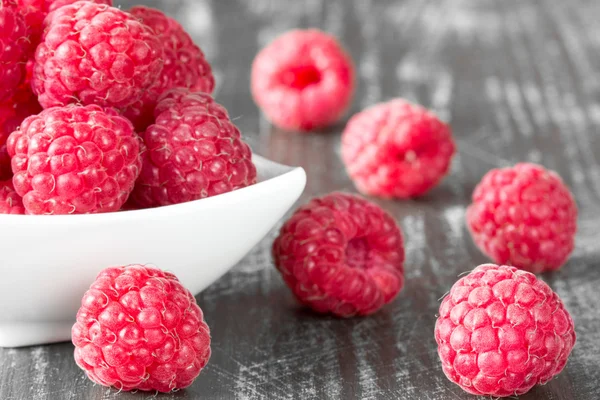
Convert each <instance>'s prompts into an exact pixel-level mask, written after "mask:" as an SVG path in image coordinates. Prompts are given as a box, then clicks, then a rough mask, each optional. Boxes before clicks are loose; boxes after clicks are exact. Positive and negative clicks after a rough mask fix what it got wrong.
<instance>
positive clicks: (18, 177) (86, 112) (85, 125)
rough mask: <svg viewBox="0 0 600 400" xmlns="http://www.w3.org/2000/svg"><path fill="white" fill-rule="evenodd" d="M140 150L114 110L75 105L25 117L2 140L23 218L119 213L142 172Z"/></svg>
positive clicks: (136, 139) (129, 123)
mask: <svg viewBox="0 0 600 400" xmlns="http://www.w3.org/2000/svg"><path fill="white" fill-rule="evenodd" d="M140 146H141V141H140V138H139V137H138V136H137V134H136V133H135V132H134V131H133V126H132V125H131V122H129V121H128V120H127V119H125V118H124V117H122V116H120V115H119V114H118V113H117V111H115V110H112V109H106V110H105V109H103V108H102V107H100V106H96V105H90V106H81V105H75V104H70V105H67V106H65V107H53V108H49V109H46V110H44V111H42V112H41V113H40V114H38V115H34V116H31V117H28V118H26V119H25V121H23V123H22V124H21V126H20V129H19V130H17V131H15V132H13V133H12V134H11V135H10V137H9V138H8V142H7V148H8V153H9V155H10V156H11V158H12V160H11V165H12V170H13V172H14V177H13V183H14V185H15V190H16V191H17V193H18V194H19V195H20V196H22V197H23V204H24V206H25V209H26V210H27V213H28V214H88V213H102V212H113V211H118V210H119V209H120V208H121V206H122V205H123V204H125V201H126V200H127V198H128V197H129V194H130V193H131V191H132V190H133V187H134V184H135V180H136V178H137V177H138V175H139V173H140V171H141V163H142V162H141V157H140Z"/></svg>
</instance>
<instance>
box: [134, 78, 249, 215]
mask: <svg viewBox="0 0 600 400" xmlns="http://www.w3.org/2000/svg"><path fill="white" fill-rule="evenodd" d="M155 115H156V123H155V124H154V125H151V126H150V127H149V128H148V129H147V130H146V132H144V133H143V134H142V139H143V140H144V144H145V145H146V148H147V149H148V150H147V151H146V152H145V153H144V154H143V160H144V164H143V168H142V173H141V175H140V177H139V179H138V181H137V182H136V186H135V190H134V192H133V194H132V199H133V201H134V202H135V203H136V204H137V205H138V206H140V207H142V208H148V207H158V206H166V205H170V204H178V203H184V202H187V201H192V200H198V199H202V198H205V197H210V196H215V195H218V194H222V193H226V192H230V191H232V190H236V189H240V188H243V187H246V186H249V185H252V184H254V183H256V167H255V166H254V164H253V163H252V151H251V150H250V147H249V146H248V145H247V144H246V143H245V142H244V141H243V140H242V138H241V135H240V131H239V130H238V128H237V127H236V126H235V125H234V124H233V123H232V122H231V120H230V119H229V116H228V114H227V111H226V110H225V108H223V107H222V106H221V105H219V104H217V103H216V102H214V100H213V99H212V97H211V96H210V95H208V94H206V93H191V92H190V91H189V90H188V89H173V90H171V91H169V92H166V93H165V94H164V95H163V96H162V97H161V99H160V101H159V103H158V105H157V107H156V110H155Z"/></svg>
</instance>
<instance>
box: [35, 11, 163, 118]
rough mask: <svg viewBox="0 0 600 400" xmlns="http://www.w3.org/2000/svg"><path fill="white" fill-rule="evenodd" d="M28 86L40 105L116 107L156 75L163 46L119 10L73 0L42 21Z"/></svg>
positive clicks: (132, 97) (134, 98)
mask: <svg viewBox="0 0 600 400" xmlns="http://www.w3.org/2000/svg"><path fill="white" fill-rule="evenodd" d="M35 60H36V63H35V67H34V71H33V82H32V87H33V89H34V92H35V93H36V94H38V96H39V101H40V104H41V105H42V106H43V107H44V108H48V107H52V106H62V105H66V104H68V103H73V102H81V103H83V104H98V105H101V106H113V107H116V108H123V107H127V106H129V105H131V104H133V103H135V102H136V101H138V100H139V99H140V98H141V97H142V94H143V93H144V91H145V90H147V89H148V88H149V87H150V86H151V85H152V84H153V83H154V82H155V81H156V80H157V79H158V77H159V74H160V72H161V70H162V67H163V50H162V45H161V43H160V41H159V39H158V38H157V37H156V36H155V35H154V33H153V32H152V30H151V29H150V28H148V27H147V26H145V25H144V24H142V23H140V22H139V21H138V20H137V19H136V18H134V17H133V16H131V15H129V14H128V13H126V12H123V11H121V10H119V9H117V8H114V7H110V6H107V5H104V4H95V3H92V2H88V1H85V2H81V1H80V2H77V3H74V4H71V5H68V6H64V7H61V8H59V9H57V10H56V11H54V12H53V13H52V15H51V16H49V17H48V18H47V19H46V21H45V30H44V35H43V37H42V43H41V44H40V45H39V46H38V48H37V51H36V55H35Z"/></svg>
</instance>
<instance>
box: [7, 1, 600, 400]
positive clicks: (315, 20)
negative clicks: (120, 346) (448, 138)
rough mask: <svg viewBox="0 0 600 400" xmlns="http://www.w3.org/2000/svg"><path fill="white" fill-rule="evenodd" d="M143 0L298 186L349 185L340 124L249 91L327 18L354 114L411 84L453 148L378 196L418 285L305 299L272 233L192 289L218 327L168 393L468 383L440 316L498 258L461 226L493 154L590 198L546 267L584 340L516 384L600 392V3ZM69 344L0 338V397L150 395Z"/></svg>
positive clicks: (363, 395)
mask: <svg viewBox="0 0 600 400" xmlns="http://www.w3.org/2000/svg"><path fill="white" fill-rule="evenodd" d="M115 2H116V3H117V4H121V5H122V6H123V8H127V7H129V6H130V5H132V4H133V3H135V1H119V0H115ZM145 3H147V4H152V5H156V6H158V7H161V8H163V9H165V10H166V11H168V12H169V13H170V14H172V15H174V16H176V17H177V18H178V19H179V20H180V21H181V22H182V23H183V24H184V25H185V26H186V27H187V28H188V29H189V30H190V32H191V33H192V34H193V35H194V37H195V39H196V40H197V42H198V43H199V44H200V45H201V46H202V47H203V49H204V50H205V51H206V54H207V56H208V58H209V59H210V61H211V62H212V63H213V65H214V68H215V72H216V77H217V80H218V88H217V91H216V97H217V99H218V100H219V101H220V102H221V103H223V104H224V105H225V106H226V107H227V108H228V109H229V111H230V113H231V115H232V117H234V118H235V121H236V123H237V124H238V126H239V127H240V128H241V130H242V131H243V132H244V134H245V135H246V137H247V138H248V140H249V141H250V143H251V144H252V146H253V148H254V150H255V151H256V152H257V153H259V154H261V155H264V156H266V157H269V158H271V159H273V160H275V161H278V162H282V163H287V164H291V165H300V166H303V167H304V168H305V169H306V171H307V173H308V177H309V180H308V186H307V189H306V192H305V194H304V196H303V198H302V201H306V200H307V199H309V198H310V197H311V196H314V195H322V194H325V193H328V192H330V191H332V190H336V189H342V190H354V189H353V186H352V183H351V181H350V180H349V179H348V177H347V175H346V174H345V172H344V169H343V166H342V164H341V162H340V159H339V154H338V153H339V143H340V132H341V130H342V128H343V123H340V124H339V125H338V126H336V127H334V128H332V129H331V130H330V131H328V132H321V133H315V134H310V135H294V134H286V133H284V132H280V131H278V130H276V129H273V128H272V127H271V126H270V125H269V124H268V123H267V122H265V120H264V119H263V118H261V116H260V114H259V112H258V110H257V109H256V107H255V105H254V103H253V101H252V99H251V97H250V94H249V89H248V86H249V71H250V65H251V62H252V59H253V57H254V55H255V54H256V52H257V51H258V50H259V48H261V47H262V46H263V45H264V44H265V43H266V42H268V41H269V40H270V39H272V38H273V37H274V36H275V35H277V34H279V33H281V32H284V31H286V30H288V29H290V28H293V27H309V26H316V27H321V28H323V29H325V30H327V31H330V32H332V33H334V34H336V35H338V36H339V37H340V38H341V39H342V41H343V42H344V43H345V45H346V46H347V48H348V49H349V51H350V52H351V54H352V56H353V57H354V60H355V61H356V64H357V70H358V75H359V88H358V93H357V96H356V99H355V102H354V106H353V108H352V112H357V111H359V110H360V109H362V108H364V107H366V106H369V105H371V104H373V103H375V102H378V101H381V100H386V99H390V98H392V97H395V96H402V97H405V98H408V99H410V100H413V101H417V102H419V103H421V104H423V105H425V106H427V107H430V108H432V109H433V110H435V111H436V112H438V113H439V115H441V116H442V117H443V118H444V119H446V120H448V121H450V123H451V124H452V126H453V129H454V133H455V135H456V139H457V141H458V147H459V154H458V156H457V157H456V159H455V161H454V164H453V168H452V173H451V175H450V176H449V177H448V178H447V179H446V180H445V181H444V182H443V184H441V185H440V186H439V187H438V188H436V189H435V190H433V191H432V192H431V193H430V194H429V195H427V196H426V197H425V198H422V199H419V200H415V201H378V200H376V201H377V202H378V203H379V204H380V205H381V206H383V207H384V208H385V209H387V210H388V211H390V212H391V213H393V214H394V216H395V217H396V218H397V220H398V221H399V222H400V224H401V225H402V227H403V229H404V232H405V236H406V250H407V260H406V275H407V282H406V287H405V289H404V290H403V291H402V293H401V295H400V296H399V298H398V299H397V301H395V302H394V303H393V304H391V305H389V306H388V307H386V308H385V309H384V310H383V311H382V312H380V313H378V314H376V315H375V316H372V317H369V318H363V319H351V320H338V319H335V318H329V317H320V316H316V315H314V314H311V313H310V312H307V311H305V310H302V309H300V308H298V307H297V306H296V304H295V302H294V301H293V299H292V298H291V296H290V292H289V291H288V290H287V288H286V287H285V286H284V284H283V282H282V280H281V279H280V276H279V274H278V273H277V272H276V271H275V269H274V268H273V265H272V262H271V258H270V254H269V251H270V245H271V242H272V240H273V238H274V236H275V232H273V233H271V234H270V235H269V236H268V237H267V238H265V240H264V241H263V242H262V243H261V244H260V245H259V246H257V247H256V248H255V249H254V250H253V251H252V252H251V254H249V255H248V256H247V257H246V259H245V260H244V261H242V262H241V263H240V264H239V265H237V266H236V267H235V268H234V269H233V270H232V271H231V272H230V273H229V274H227V275H226V276H225V277H224V278H222V279H221V280H219V281H218V282H217V283H215V284H214V285H212V286H211V287H210V288H208V289H207V290H206V291H205V292H203V293H201V294H200V295H199V296H198V302H199V304H200V306H201V307H202V309H203V310H204V312H205V315H206V320H207V321H208V323H209V325H210V327H211V330H212V337H213V347H212V348H213V356H212V359H211V361H210V364H209V365H208V367H207V368H206V369H205V370H204V372H203V373H202V375H201V376H200V378H199V379H198V380H197V381H196V382H195V384H194V385H193V386H192V387H191V388H189V389H187V390H185V391H181V392H178V393H175V394H171V395H165V396H160V397H159V398H161V399H200V398H202V399H302V400H309V399H344V400H351V399H436V400H437V399H439V400H445V399H469V398H473V397H471V396H469V395H467V394H466V393H464V392H463V391H462V390H461V389H460V388H458V387H457V386H456V385H454V384H453V383H450V382H449V381H448V380H447V379H446V377H445V376H444V374H443V373H442V370H441V368H440V363H439V360H438V356H437V354H436V346H435V340H434V337H433V327H434V323H435V315H436V312H437V309H438V306H439V299H440V297H442V296H443V295H444V293H445V292H446V291H447V290H448V289H449V288H450V286H451V285H452V283H453V282H454V281H455V280H456V279H457V275H458V274H460V273H462V272H465V271H468V270H471V269H472V268H474V267H475V266H476V265H478V264H481V263H483V262H486V261H487V260H486V258H485V257H484V256H482V255H481V254H480V253H479V252H478V251H477V249H476V248H475V247H474V245H473V243H472V242H471V239H470V237H469V235H468V233H467V230H466V229H465V224H464V213H465V207H466V205H467V204H468V202H469V198H470V195H471V192H472V190H473V187H474V185H475V184H476V183H477V182H478V181H479V179H480V178H481V176H482V175H483V174H484V173H485V172H486V171H487V170H489V169H490V168H494V167H499V166H504V165H510V164H513V163H515V162H518V161H534V162H540V163H542V164H544V165H545V166H547V167H549V168H552V169H555V170H557V171H558V172H559V173H560V174H561V175H562V176H563V178H564V179H565V180H566V182H567V183H568V184H569V185H570V186H571V187H572V189H573V190H574V192H575V195H576V198H577V201H578V203H579V205H580V228H579V234H578V240H577V249H576V251H575V253H574V254H573V256H572V257H571V259H570V261H569V263H568V264H567V265H566V266H565V267H564V268H563V269H562V270H561V271H559V272H557V273H554V274H545V275H543V279H544V280H546V281H547V282H548V283H549V284H550V285H551V286H552V288H553V289H554V290H556V291H557V292H558V293H559V294H560V296H562V298H563V299H564V301H565V303H566V306H567V308H568V309H569V310H570V312H571V313H572V316H573V319H574V320H575V324H576V328H577V333H578V342H577V345H576V347H575V348H574V350H573V353H572V356H571V359H570V360H569V363H568V365H567V367H566V369H565V370H564V371H563V372H562V373H561V374H560V375H559V376H558V377H557V378H556V379H554V380H553V381H551V382H550V383H548V384H547V385H545V386H543V387H536V388H535V389H533V390H532V391H531V392H529V393H528V394H527V395H524V396H522V397H521V398H522V399H529V400H532V399H540V400H541V399H561V400H568V399H577V400H586V399H598V398H600V354H599V353H600V312H599V311H598V307H599V301H600V295H599V293H600V265H599V264H600V262H599V257H600V243H599V242H600V230H599V228H598V226H599V224H600V219H599V218H598V215H599V214H600V163H599V161H598V157H597V154H600V131H599V126H600V104H599V100H600V73H598V72H599V67H600V40H599V38H600V24H598V16H599V15H600V2H597V1H592V0H588V1H583V0H571V1H563V0H545V1H538V2H535V1H526V0H525V1H523V0H521V1H519V0H514V1H513V0H505V1H497V0H480V1H473V0H443V1H442V0H436V1H420V0H412V1H378V0H376V1H369V0H354V1H346V0H312V1H308V0H307V1H300V0H296V1H284V0H271V1H269V0H237V1H231V0H213V1H199V0H186V1H183V0H179V1H167V0H164V1H162V2H159V1H154V2H150V1H147V2H145ZM206 267H209V266H206ZM164 268H168V265H165V266H164ZM72 353H73V347H72V345H71V344H69V343H65V344H57V345H51V346H41V347H33V348H24V349H2V350H0V399H2V400H15V399H27V400H38V399H52V400H55V399H56V400H67V399H90V400H93V399H107V400H108V399H123V400H125V399H145V398H151V395H148V394H141V393H138V394H125V393H121V394H118V393H117V391H116V390H110V389H105V388H102V387H100V386H94V385H93V384H92V383H91V382H90V381H89V380H87V378H85V376H84V374H83V373H82V372H81V371H80V370H79V369H78V368H77V366H76V365H75V362H74V361H73V356H72Z"/></svg>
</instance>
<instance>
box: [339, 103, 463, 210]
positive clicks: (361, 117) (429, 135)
mask: <svg viewBox="0 0 600 400" xmlns="http://www.w3.org/2000/svg"><path fill="white" fill-rule="evenodd" d="M455 151H456V146H455V144H454V140H453V139H452V132H451V130H450V127H449V126H447V125H446V124H444V123H443V122H442V121H440V120H439V119H438V118H437V117H436V116H435V115H434V114H432V113H431V112H430V111H428V110H426V109H425V108H423V107H421V106H419V105H416V104H412V103H409V102H407V101H405V100H403V99H394V100H391V101H388V102H386V103H380V104H377V105H375V106H372V107H370V108H368V109H366V110H364V111H362V112H360V113H358V114H356V115H355V116H353V117H352V119H350V121H349V122H348V125H347V126H346V129H345V130H344V132H343V134H342V160H343V161H344V164H345V165H346V170H347V171H348V174H349V175H350V177H351V178H352V180H353V181H354V184H355V185H356V187H357V189H358V190H359V191H360V192H361V193H363V194H367V195H373V196H379V197H383V198H402V199H404V198H410V197H417V196H421V195H423V194H425V193H426V192H427V191H429V190H430V189H432V188H433V187H434V186H435V185H437V184H438V183H439V182H440V181H441V180H442V178H443V177H444V176H445V175H446V174H447V173H448V169H449V168H450V164H451V161H452V156H453V155H454V152H455Z"/></svg>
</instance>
